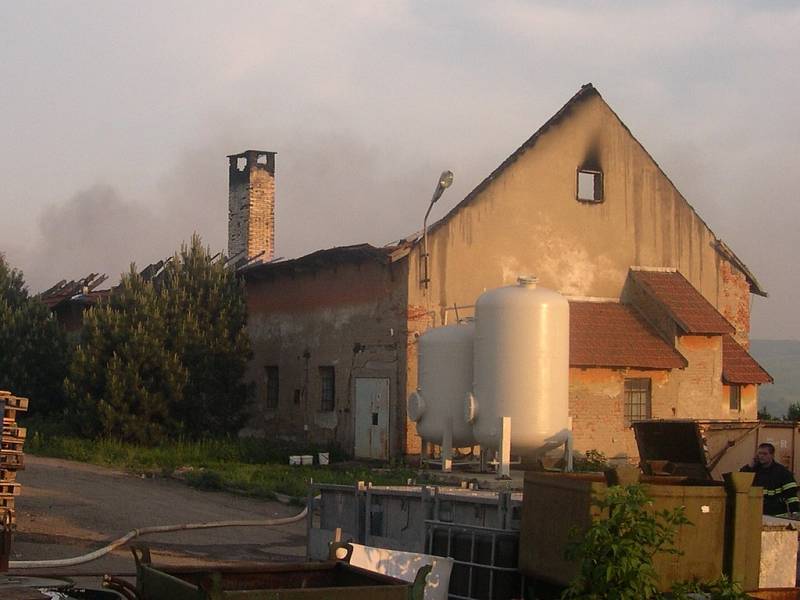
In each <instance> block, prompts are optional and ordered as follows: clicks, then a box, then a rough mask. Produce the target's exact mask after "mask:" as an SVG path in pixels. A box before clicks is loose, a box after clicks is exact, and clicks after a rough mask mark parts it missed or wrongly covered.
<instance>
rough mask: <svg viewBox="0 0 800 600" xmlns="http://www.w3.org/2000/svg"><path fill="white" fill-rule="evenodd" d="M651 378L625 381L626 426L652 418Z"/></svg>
mask: <svg viewBox="0 0 800 600" xmlns="http://www.w3.org/2000/svg"><path fill="white" fill-rule="evenodd" d="M651 416H652V413H651V409H650V378H649V377H646V378H645V377H639V378H636V379H626V380H625V425H627V426H630V424H631V423H633V422H634V421H642V420H644V419H649V418H651Z"/></svg>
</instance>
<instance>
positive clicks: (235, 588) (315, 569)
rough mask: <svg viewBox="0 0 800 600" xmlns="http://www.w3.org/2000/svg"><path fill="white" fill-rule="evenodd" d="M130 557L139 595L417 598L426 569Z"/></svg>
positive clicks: (245, 599)
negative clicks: (398, 575)
mask: <svg viewBox="0 0 800 600" xmlns="http://www.w3.org/2000/svg"><path fill="white" fill-rule="evenodd" d="M134 556H135V558H136V593H137V596H138V597H139V598H140V599H141V600H225V599H229V598H230V599H233V598H235V599H236V600H316V599H319V600H371V599H375V600H423V590H424V586H425V577H426V576H427V574H428V573H429V572H430V567H429V566H427V567H423V568H422V569H420V570H419V573H418V574H417V578H416V580H415V581H414V582H412V583H409V582H406V581H402V580H400V579H395V578H393V577H387V576H385V575H381V574H379V573H373V572H372V571H367V570H364V569H360V568H358V567H354V566H352V565H350V564H347V563H346V562H342V561H334V560H331V561H325V562H313V563H237V564H232V565H224V566H214V567H166V566H164V567H162V566H158V567H156V566H153V565H152V564H151V562H150V554H149V551H147V550H142V549H139V548H137V549H134Z"/></svg>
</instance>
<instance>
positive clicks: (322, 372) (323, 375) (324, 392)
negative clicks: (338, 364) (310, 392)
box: [319, 367, 336, 412]
mask: <svg viewBox="0 0 800 600" xmlns="http://www.w3.org/2000/svg"><path fill="white" fill-rule="evenodd" d="M319 381H320V389H321V395H320V397H321V403H320V409H321V410H323V411H328V412H329V411H332V410H333V409H334V408H335V407H336V375H335V373H334V370H333V367H320V368H319Z"/></svg>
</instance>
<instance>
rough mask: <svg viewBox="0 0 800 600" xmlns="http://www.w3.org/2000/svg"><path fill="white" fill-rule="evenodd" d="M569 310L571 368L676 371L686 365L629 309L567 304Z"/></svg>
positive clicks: (613, 305) (615, 304)
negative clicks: (626, 368)
mask: <svg viewBox="0 0 800 600" xmlns="http://www.w3.org/2000/svg"><path fill="white" fill-rule="evenodd" d="M569 308H570V325H569V364H570V366H572V367H631V368H639V369H680V368H683V367H685V366H686V365H687V364H688V363H687V361H686V359H685V358H684V357H683V356H681V354H680V353H679V352H678V351H677V350H675V348H673V347H672V346H670V345H669V344H668V343H666V342H665V341H664V340H663V339H662V338H661V337H660V336H659V335H658V334H657V333H656V332H655V331H654V330H653V329H652V328H651V327H650V326H649V325H648V324H647V322H646V321H645V320H644V319H643V318H642V317H641V316H640V315H639V313H637V312H636V310H635V309H634V308H632V307H631V306H628V305H626V304H620V303H618V302H586V301H570V303H569Z"/></svg>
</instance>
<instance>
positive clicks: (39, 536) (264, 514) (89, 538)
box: [11, 456, 306, 575]
mask: <svg viewBox="0 0 800 600" xmlns="http://www.w3.org/2000/svg"><path fill="white" fill-rule="evenodd" d="M25 458H26V469H25V470H24V471H22V472H20V473H19V475H18V480H19V481H20V483H22V495H21V496H19V497H18V498H17V526H18V531H17V533H16V535H15V537H14V543H13V546H12V557H11V559H12V560H38V559H48V558H66V557H71V556H76V555H79V554H84V553H86V552H90V551H92V550H94V549H96V548H99V547H101V546H103V545H105V542H107V541H110V540H112V539H115V538H117V537H119V536H121V535H123V534H124V533H126V532H128V531H129V530H131V529H134V528H137V527H145V526H150V525H171V524H179V523H189V522H192V523H195V522H206V521H223V520H231V519H236V520H238V519H268V518H272V517H285V516H290V515H293V514H296V513H297V512H299V511H300V509H299V508H298V507H294V506H285V505H283V504H281V503H278V502H273V501H263V500H256V499H251V498H242V497H238V496H234V495H232V494H227V493H224V492H203V491H199V490H195V489H192V488H190V487H188V486H186V485H185V484H183V483H181V482H179V481H172V480H167V479H142V478H140V477H137V476H135V475H129V474H126V473H122V472H119V471H115V470H112V469H105V468H102V467H96V466H93V465H86V464H83V463H77V462H72V461H65V460H57V459H51V458H40V457H36V456H26V457H25ZM305 535H306V522H305V520H303V521H300V522H298V523H294V524H292V525H285V526H281V527H264V528H242V527H237V528H224V529H212V530H204V531H193V532H192V531H184V532H176V533H166V534H157V535H152V536H146V537H143V538H141V541H146V542H147V543H148V544H149V545H150V547H151V552H152V554H153V561H154V562H156V563H162V564H163V563H169V564H194V563H196V562H214V561H220V560H223V561H224V560H258V561H265V560H275V561H285V560H302V559H303V557H304V556H305ZM132 571H133V559H132V558H131V555H130V552H129V551H128V550H127V549H122V550H118V551H115V552H113V553H112V554H110V555H108V556H106V557H105V558H102V559H100V560H98V561H95V562H92V563H88V564H86V565H82V566H79V567H69V568H68V569H55V570H53V571H50V573H54V572H59V573H65V572H70V573H98V572H107V573H126V572H127V573H129V572H132ZM29 573H30V574H41V575H44V574H45V573H48V571H42V570H36V571H29ZM26 574H27V573H26Z"/></svg>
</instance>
